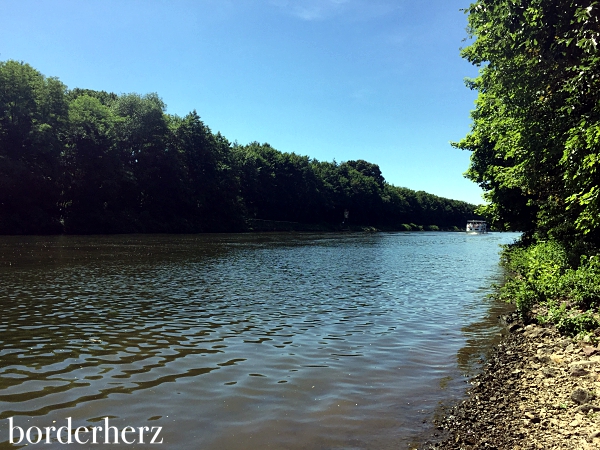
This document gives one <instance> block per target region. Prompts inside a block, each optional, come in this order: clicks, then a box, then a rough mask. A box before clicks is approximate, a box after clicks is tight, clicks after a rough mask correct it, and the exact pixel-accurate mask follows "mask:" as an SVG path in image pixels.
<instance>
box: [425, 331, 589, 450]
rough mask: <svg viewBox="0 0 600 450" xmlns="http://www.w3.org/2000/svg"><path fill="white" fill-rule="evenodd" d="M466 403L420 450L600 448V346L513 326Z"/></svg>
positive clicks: (438, 423) (445, 417)
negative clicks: (435, 439)
mask: <svg viewBox="0 0 600 450" xmlns="http://www.w3.org/2000/svg"><path fill="white" fill-rule="evenodd" d="M508 328H509V331H510V333H509V334H508V335H507V336H506V337H505V338H504V339H503V341H502V342H501V343H500V344H499V345H498V346H497V347H496V348H495V349H494V350H493V351H492V353H491V355H490V357H489V359H488V360H487V362H486V365H485V368H484V370H483V372H482V373H481V374H480V375H478V376H476V377H474V378H473V379H471V381H470V382H471V385H472V387H471V388H470V389H469V391H468V396H467V398H466V399H465V400H464V401H462V402H461V403H459V404H457V405H455V406H454V407H452V408H449V409H447V410H445V411H444V412H443V417H441V418H440V419H436V420H435V424H436V426H437V428H438V431H439V433H440V434H442V435H443V436H444V438H443V440H442V441H441V442H428V443H425V444H424V445H423V446H422V447H421V448H422V449H423V450H425V449H427V450H433V449H436V450H447V449H465V450H467V449H471V450H475V449H498V450H504V449H510V450H529V449H545V450H550V449H568V450H575V449H583V450H587V449H600V349H598V348H597V347H595V346H593V345H592V344H591V343H590V342H587V343H586V342H582V341H577V340H575V339H572V338H567V337H564V336H561V335H560V334H559V333H558V332H557V331H556V330H555V329H554V328H546V327H542V326H539V325H535V324H529V325H524V324H522V323H520V322H514V323H511V324H510V325H509V326H508Z"/></svg>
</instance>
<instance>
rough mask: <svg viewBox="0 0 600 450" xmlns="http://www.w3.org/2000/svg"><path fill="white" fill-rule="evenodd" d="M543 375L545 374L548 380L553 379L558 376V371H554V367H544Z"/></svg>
mask: <svg viewBox="0 0 600 450" xmlns="http://www.w3.org/2000/svg"><path fill="white" fill-rule="evenodd" d="M542 374H544V376H545V377H546V378H552V377H554V376H556V369H553V368H552V367H543V368H542Z"/></svg>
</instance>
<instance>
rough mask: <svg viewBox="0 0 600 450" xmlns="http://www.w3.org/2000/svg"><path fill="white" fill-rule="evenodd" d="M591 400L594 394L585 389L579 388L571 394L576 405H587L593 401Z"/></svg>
mask: <svg viewBox="0 0 600 450" xmlns="http://www.w3.org/2000/svg"><path fill="white" fill-rule="evenodd" d="M591 398H592V394H591V393H590V392H588V391H586V390H585V389H583V388H577V389H575V390H574V391H573V393H572V394H571V400H573V401H574V402H575V403H579V404H580V405H583V404H584V403H587V402H588V401H589V400H591Z"/></svg>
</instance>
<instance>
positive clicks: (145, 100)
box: [0, 61, 474, 234]
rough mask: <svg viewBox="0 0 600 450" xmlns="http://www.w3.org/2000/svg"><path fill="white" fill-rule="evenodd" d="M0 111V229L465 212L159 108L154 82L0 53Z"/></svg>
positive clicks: (455, 218)
mask: <svg viewBox="0 0 600 450" xmlns="http://www.w3.org/2000/svg"><path fill="white" fill-rule="evenodd" d="M0 113H1V115H0V233H1V234H36V233H42V234H52V233H82V234H91V233H134V232H136V233H137V232H141V233H144V232H153V233H156V232H158V233H183V232H206V231H241V230H245V229H247V227H248V221H249V219H262V220H269V221H290V222H300V223H312V224H326V225H329V226H332V227H335V226H339V224H340V223H341V222H342V221H343V220H344V211H345V210H348V211H349V213H350V216H349V218H348V220H347V221H346V224H355V225H359V224H360V225H370V226H376V227H388V228H394V229H408V228H413V229H416V228H419V226H421V227H422V226H425V227H429V228H430V229H435V228H437V227H439V228H444V229H451V228H453V227H460V228H462V227H463V226H464V223H465V221H466V220H467V219H468V218H472V216H473V210H474V207H473V205H470V204H467V203H464V202H460V201H454V200H448V199H445V198H440V197H437V196H434V195H430V194H427V193H425V192H422V191H419V192H415V191H412V190H410V189H406V188H401V187H396V186H392V185H390V184H389V183H387V182H386V181H385V180H384V178H383V176H382V175H381V171H380V169H379V167H378V166H377V165H375V164H371V163H369V162H366V161H363V160H358V161H347V162H343V163H336V162H320V161H317V160H314V159H311V158H309V157H307V156H299V155H296V154H294V153H282V152H280V151H278V150H276V149H274V148H272V147H271V146H270V145H268V144H259V143H257V142H253V143H251V144H249V145H238V144H237V143H231V142H230V141H228V140H227V139H226V138H225V137H224V136H222V135H221V134H220V133H216V134H215V133H213V132H212V131H211V130H210V129H209V128H208V127H207V126H206V125H205V124H204V123H203V122H202V120H201V119H200V117H199V116H198V114H197V113H196V112H195V111H194V112H191V113H189V114H188V115H186V116H185V117H179V116H176V115H170V114H166V113H165V104H164V103H163V101H162V100H161V99H160V98H159V97H158V96H157V95H156V94H148V95H138V94H123V95H117V94H114V93H108V92H104V91H93V90H88V89H79V88H75V89H68V88H67V87H66V86H65V85H64V84H63V83H61V82H60V81H59V80H58V79H57V78H52V77H45V76H44V75H42V74H41V73H40V72H38V71H37V70H35V69H34V68H32V67H31V66H30V65H28V64H25V63H22V62H17V61H6V62H0ZM406 224H409V225H406ZM415 224H417V225H415Z"/></svg>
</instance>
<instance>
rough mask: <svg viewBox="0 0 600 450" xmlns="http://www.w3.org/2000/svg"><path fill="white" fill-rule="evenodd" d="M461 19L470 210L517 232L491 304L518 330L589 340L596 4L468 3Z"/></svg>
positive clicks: (598, 37) (599, 164) (597, 232)
mask: <svg viewBox="0 0 600 450" xmlns="http://www.w3.org/2000/svg"><path fill="white" fill-rule="evenodd" d="M465 12H466V13H467V14H468V23H469V27H468V32H469V38H470V40H471V43H470V45H469V46H468V47H466V48H464V49H463V50H462V55H463V57H464V58H466V59H467V60H468V61H470V62H471V63H473V64H475V65H476V66H478V67H480V71H479V76H478V77H477V78H475V79H472V80H469V81H468V86H469V87H471V88H472V89H474V90H476V91H478V98H477V100H476V108H475V110H474V111H473V113H472V118H473V126H472V130H471V132H470V133H469V134H468V135H467V136H466V137H465V138H464V139H463V140H462V141H460V142H458V143H456V144H454V145H455V146H456V147H457V148H460V149H464V150H468V151H471V152H472V153H471V164H470V167H469V170H468V172H467V176H468V177H469V178H470V179H471V180H473V181H475V182H476V183H478V184H479V185H480V186H481V187H482V188H483V189H484V191H485V193H484V198H486V199H487V200H488V203H487V204H485V205H483V206H482V207H480V208H479V212H480V213H481V214H483V215H485V216H486V217H487V218H488V220H489V221H491V222H492V224H493V225H495V226H496V227H497V228H500V229H508V230H520V231H523V232H524V234H523V238H522V239H521V241H520V242H519V243H518V244H517V245H515V246H513V247H511V248H509V249H507V251H505V253H504V255H503V260H504V264H505V266H506V267H507V268H508V270H509V271H510V273H511V274H512V276H511V277H510V278H509V279H508V280H507V282H506V283H505V284H504V286H503V287H502V288H501V289H500V297H502V298H505V299H507V300H510V301H513V302H515V303H516V305H517V307H518V310H519V312H520V313H521V314H522V315H523V316H524V317H526V318H528V319H529V320H537V321H539V322H542V323H546V322H549V323H554V324H555V325H556V326H557V327H558V328H559V329H560V330H561V331H564V332H567V333H572V334H578V333H586V332H590V331H593V330H597V332H599V333H598V335H599V336H600V330H599V329H598V327H600V316H599V315H598V308H599V307H600V186H599V184H600V52H599V48H598V45H599V44H600V5H599V3H598V2H597V1H592V0H578V1H571V0H478V1H476V2H473V3H472V4H471V5H470V7H469V8H467V9H466V11H465ZM588 337H589V336H588Z"/></svg>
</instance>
